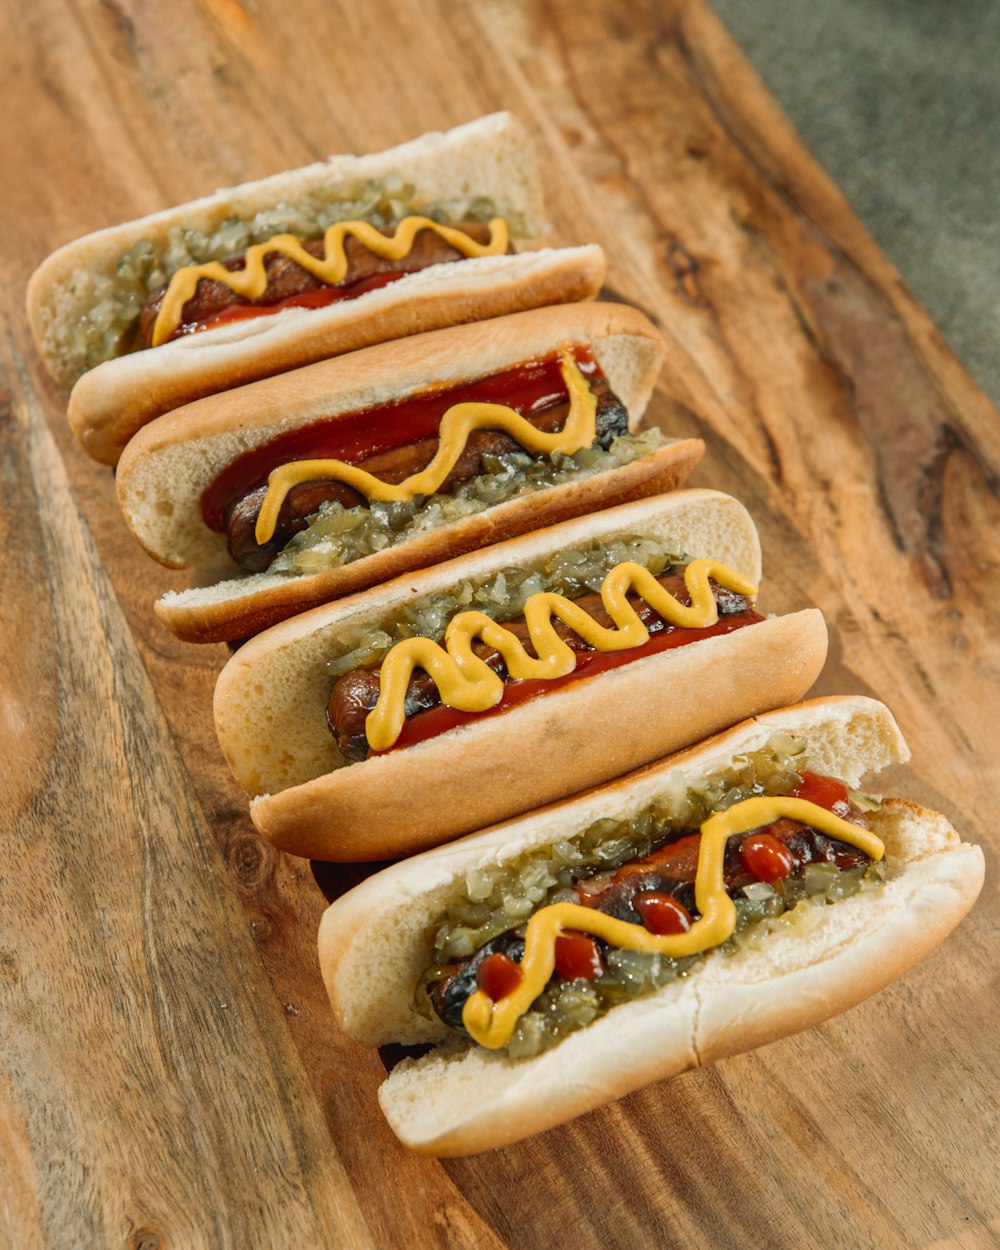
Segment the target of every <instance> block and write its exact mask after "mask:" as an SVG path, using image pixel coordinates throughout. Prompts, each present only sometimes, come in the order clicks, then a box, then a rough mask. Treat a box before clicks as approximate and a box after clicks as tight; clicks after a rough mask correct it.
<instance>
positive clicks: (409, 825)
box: [250, 608, 827, 861]
mask: <svg viewBox="0 0 1000 1250" xmlns="http://www.w3.org/2000/svg"><path fill="white" fill-rule="evenodd" d="M826 646H827V635H826V625H825V623H824V621H823V616H822V613H821V612H820V611H819V610H818V609H817V608H807V609H805V610H804V611H802V612H795V613H793V614H792V615H790V616H783V617H775V618H772V619H770V620H765V621H761V622H760V623H759V624H757V625H750V626H746V627H745V628H743V629H740V630H737V631H736V632H735V633H732V634H723V635H721V636H719V637H715V638H706V639H704V640H703V641H701V642H693V643H688V644H687V645H686V646H683V647H677V648H676V649H674V650H671V651H664V652H662V653H660V654H659V655H655V656H650V657H649V658H647V659H642V660H636V661H635V662H634V663H632V664H624V665H622V666H621V667H620V668H615V669H612V670H610V671H609V672H607V673H601V674H599V675H597V676H594V677H586V678H581V679H580V680H579V681H578V682H573V683H572V684H571V685H569V686H566V687H564V688H562V689H560V690H557V691H554V692H553V693H552V694H549V695H544V696H542V697H541V698H538V699H532V700H531V701H530V702H529V703H524V704H521V705H519V706H517V707H514V708H511V709H510V711H507V712H505V713H504V714H503V715H502V716H493V717H489V718H488V719H486V720H484V721H482V722H481V723H479V724H472V725H468V726H465V727H463V728H461V729H455V730H451V731H450V732H449V733H447V734H441V735H440V736H438V737H436V738H431V739H429V740H428V741H427V742H421V743H418V744H417V745H415V746H411V747H407V748H406V749H405V750H401V751H395V752H392V753H390V754H389V755H383V756H380V757H378V758H376V759H371V760H366V761H364V763H361V764H354V765H351V766H350V767H348V768H342V769H338V770H337V771H336V772H333V773H327V774H326V775H325V776H323V777H319V778H317V779H316V780H315V781H310V782H307V783H305V784H304V785H300V786H295V787H293V788H292V789H290V790H283V791H282V792H281V793H280V794H275V795H271V796H270V797H268V798H262V799H258V800H257V801H256V802H254V803H252V804H251V807H250V815H251V817H252V818H253V822H254V824H255V825H256V826H257V828H258V830H259V831H260V832H261V833H262V834H263V835H264V837H266V838H267V839H268V840H269V841H270V842H273V843H274V845H275V846H277V847H278V848H279V849H280V850H283V851H288V852H289V853H290V854H292V855H305V856H308V857H309V858H310V859H332V860H362V861H364V860H375V859H390V858H391V859H395V858H396V857H398V856H402V855H412V854H413V853H414V852H415V851H422V850H426V849H427V848H428V847H431V846H437V845H438V844H439V843H441V842H443V841H446V840H447V839H449V838H455V837H458V836H459V835H460V834H463V833H468V832H469V831H470V830H473V829H482V828H483V827H484V826H486V825H490V824H493V823H494V822H495V821H498V820H505V819H507V818H508V817H510V816H515V815H517V814H518V813H519V812H524V811H528V810H530V809H531V808H534V807H540V806H541V805H542V804H543V803H550V802H552V801H553V800H554V799H559V798H562V797H563V796H564V795H567V794H574V793H576V792H577V791H578V790H583V789H585V788H586V787H587V786H592V785H597V784H598V783H600V782H602V781H608V780H610V779H611V778H613V777H620V776H621V775H622V774H623V773H626V772H630V771H632V770H633V769H635V768H638V767H639V766H640V765H642V764H648V763H649V762H650V761H651V760H654V759H659V758H660V757H661V756H664V755H669V754H670V753H671V752H674V751H677V750H679V749H680V748H681V747H684V746H687V744H688V743H690V742H692V741H697V740H698V739H701V738H705V737H707V736H708V735H709V734H711V733H715V732H717V731H718V730H720V729H723V728H724V727H725V726H726V725H731V724H733V722H734V721H739V720H743V719H744V718H745V717H747V716H753V715H755V714H757V713H758V712H766V711H768V710H769V709H771V708H774V707H780V706H782V705H783V704H785V703H789V702H794V701H795V700H796V699H799V698H801V697H802V695H804V694H805V693H806V691H807V690H808V689H809V688H810V686H811V685H812V684H813V682H814V681H815V680H816V678H817V677H818V676H819V674H820V670H821V669H822V667H823V661H824V660H825V659H826Z"/></svg>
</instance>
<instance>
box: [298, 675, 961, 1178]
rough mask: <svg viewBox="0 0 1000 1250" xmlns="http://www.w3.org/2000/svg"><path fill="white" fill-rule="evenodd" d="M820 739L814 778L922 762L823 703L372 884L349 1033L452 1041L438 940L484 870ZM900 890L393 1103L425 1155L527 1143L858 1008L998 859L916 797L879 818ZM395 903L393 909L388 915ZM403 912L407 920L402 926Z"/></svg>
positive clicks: (339, 969)
mask: <svg viewBox="0 0 1000 1250" xmlns="http://www.w3.org/2000/svg"><path fill="white" fill-rule="evenodd" d="M789 731H790V732H793V733H795V734H799V735H803V736H804V737H805V738H806V740H807V744H808V745H807V756H808V766H809V767H810V768H812V769H814V770H815V771H818V772H822V773H827V774H831V775H834V776H839V777H840V778H842V779H843V780H844V781H846V782H847V783H848V784H850V785H857V784H858V783H859V782H860V780H861V779H862V777H863V776H865V775H866V774H868V773H870V772H872V771H875V770H878V769H880V768H882V767H884V766H886V765H888V764H890V763H893V762H896V761H901V760H904V759H906V758H907V756H908V752H907V750H906V747H905V743H904V742H903V740H902V737H901V735H900V733H899V730H898V728H897V726H896V724H895V722H894V720H893V719H892V717H891V715H890V714H889V712H888V711H887V710H886V709H885V708H884V707H883V706H882V705H881V704H878V703H876V702H875V701H873V700H871V699H866V698H860V697H851V698H835V699H825V700H815V701H811V702H808V703H803V704H801V705H799V706H798V707H791V708H784V709H781V710H780V711H774V712H769V713H767V714H766V715H763V716H760V717H757V718H755V719H754V720H751V721H747V722H745V723H744V724H741V725H738V726H736V727H735V728H733V729H731V730H729V731H727V732H725V733H723V734H719V735H718V736H717V737H714V738H712V739H710V740H709V741H707V742H704V743H702V744H700V745H698V746H697V747H694V748H692V749H691V750H688V751H685V752H684V753H683V754H681V755H676V756H673V757H672V758H669V759H666V760H663V761H661V762H659V763H657V764H655V765H653V766H652V767H649V768H645V769H643V770H641V771H640V772H637V773H634V774H633V775H631V776H630V777H626V778H623V779H621V780H619V781H616V782H614V783H613V784H611V785H607V786H603V787H601V788H600V789H597V790H592V791H590V792H589V793H587V794H583V795H580V796H578V797H576V798H574V799H571V800H569V801H568V802H565V803H561V804H557V805H554V806H552V807H549V808H546V809H544V810H543V811H540V812H535V813H532V814H530V815H528V816H525V817H523V818H521V819H520V820H518V821H516V822H512V823H509V824H505V825H502V826H498V827H496V828H493V829H490V830H488V831H486V832H485V833H481V834H478V835H473V836H471V837H468V838H463V839H462V840H460V841H458V842H453V843H451V844H450V845H448V846H444V847H440V848H438V849H437V850H434V851H429V852H427V853H426V854H424V855H421V856H418V857H417V858H415V859H411V860H408V861H406V862H404V863H400V864H397V865H395V866H393V867H392V868H388V869H386V870H385V871H383V872H381V873H378V874H377V875H375V876H373V877H370V878H369V879H368V880H367V881H365V882H364V883H363V884H362V885H360V886H358V887H356V888H355V889H353V890H351V891H350V892H349V893H348V894H346V895H344V896H343V897H341V898H340V899H338V900H337V901H336V902H334V903H333V904H332V905H331V906H330V907H329V908H328V910H327V912H326V913H325V915H324V917H323V921H322V924H321V926H320V934H319V953H320V963H321V966H322V970H323V976H324V980H325V982H326V986H327V990H328V992H329V995H330V999H331V1002H332V1004H333V1009H334V1013H335V1015H336V1017H337V1020H338V1022H339V1023H340V1025H341V1026H342V1027H343V1028H344V1029H345V1030H346V1031H347V1032H349V1033H350V1034H352V1035H353V1036H355V1037H357V1038H359V1039H360V1040H362V1041H364V1042H367V1043H369V1044H371V1045H380V1044H383V1043H385V1042H388V1041H390V1040H391V1041H401V1042H404V1043H417V1042H427V1041H435V1040H438V1039H440V1038H441V1037H443V1036H444V1034H445V1033H446V1030H445V1028H444V1026H443V1025H438V1024H437V1022H435V1023H434V1024H432V1023H431V1022H430V1021H428V1020H427V1019H425V1018H424V1017H423V1016H420V1015H418V1014H417V1013H416V1012H415V1011H414V1010H413V1008H412V1006H411V1002H412V993H413V986H414V983H415V981H416V979H417V977H418V976H419V975H420V974H421V972H422V971H423V969H424V968H425V967H427V965H428V964H429V963H430V962H431V941H430V933H431V929H432V926H433V925H434V923H435V920H436V918H437V917H438V916H439V915H440V914H441V912H442V910H443V908H444V907H445V906H447V905H448V904H449V903H451V902H453V901H457V899H458V898H459V897H460V896H461V894H462V883H463V882H464V881H465V878H466V874H467V873H468V872H469V871H470V870H474V869H476V868H477V867H480V866H484V865H492V864H494V863H497V862H503V861H505V860H507V859H509V858H513V857H515V856H517V855H518V854H519V853H521V852H522V851H523V850H525V849H526V848H530V847H533V846H542V845H545V844H546V843H547V842H551V841H552V840H553V839H557V838H558V839H561V838H567V837H568V838H572V836H573V832H574V831H575V830H583V829H586V828H587V827H588V826H589V825H590V824H592V823H593V822H594V821H595V820H597V819H600V818H603V817H607V816H610V817H612V818H624V819H627V818H628V817H629V816H630V815H632V814H634V813H635V812H638V811H641V810H643V809H644V808H645V807H646V806H647V805H648V803H649V802H650V801H651V800H652V799H654V798H655V796H656V795H657V794H658V793H660V792H661V791H662V790H663V789H664V787H665V785H666V784H667V780H668V779H672V783H673V784H676V770H678V769H680V770H682V771H683V774H684V776H685V778H686V779H688V780H690V779H696V778H698V777H701V776H704V775H705V774H707V773H710V772H711V771H712V770H713V769H714V768H717V767H718V766H719V765H720V764H724V763H725V762H726V761H728V760H729V759H731V758H732V757H733V756H735V755H738V754H741V753H743V752H746V751H752V750H756V749H759V748H760V747H761V746H762V745H764V744H765V743H766V742H767V741H768V739H769V738H770V737H771V735H772V734H774V733H775V732H782V733H784V732H789ZM870 821H871V827H872V830H873V831H874V832H875V833H876V834H877V835H878V836H879V837H880V838H882V839H883V841H884V842H885V844H886V866H887V871H886V879H885V881H884V883H883V884H882V885H881V886H879V887H878V888H877V889H876V890H874V891H872V892H870V893H859V894H856V895H854V896H853V897H850V898H846V899H843V900H841V901H840V902H837V903H835V904H833V905H824V906H820V907H813V906H809V905H806V904H800V905H799V907H798V908H796V909H795V910H794V911H793V912H790V913H786V921H787V922H785V921H783V922H781V923H776V924H775V925H773V926H772V931H771V932H769V933H766V934H764V935H763V936H762V937H761V938H760V939H759V941H756V942H750V943H746V944H745V945H743V946H742V947H741V949H740V950H739V951H738V953H736V954H735V955H728V954H722V953H721V952H718V951H716V952H711V951H710V952H708V953H707V954H706V955H705V956H704V958H703V959H702V960H700V961H699V962H698V963H697V964H696V965H695V966H694V968H693V969H691V971H690V972H689V973H688V975H687V976H686V977H685V978H683V979H678V980H675V981H673V982H671V983H670V984H668V985H666V986H665V987H663V988H662V989H660V990H657V991H656V992H654V993H652V994H651V995H649V996H648V997H642V998H639V999H635V1000H632V1001H630V1002H627V1003H624V1004H622V1005H619V1006H616V1007H614V1008H613V1009H612V1010H611V1011H609V1012H608V1013H607V1014H606V1015H604V1016H603V1017H601V1018H599V1019H598V1020H596V1021H595V1022H594V1023H592V1024H590V1025H587V1026H586V1027H585V1028H583V1029H580V1030H579V1031H578V1032H576V1033H573V1034H571V1035H570V1036H568V1037H567V1038H566V1039H565V1040H563V1041H562V1042H560V1043H559V1044H558V1045H556V1046H555V1047H553V1048H552V1049H551V1050H548V1051H546V1052H544V1053H543V1054H541V1055H539V1056H537V1057H536V1058H533V1059H526V1060H520V1061H512V1060H510V1059H507V1058H506V1057H505V1056H504V1055H503V1054H502V1052H499V1051H487V1050H485V1049H483V1048H481V1047H477V1046H474V1045H471V1044H463V1043H462V1042H461V1041H452V1042H448V1043H446V1044H445V1045H444V1046H442V1047H441V1048H439V1049H436V1050H434V1051H432V1052H430V1053H429V1054H427V1055H425V1056H423V1057H421V1058H419V1059H417V1060H406V1061H404V1062H403V1063H401V1064H400V1065H398V1066H397V1067H395V1068H394V1069H393V1070H392V1072H391V1073H390V1075H389V1078H388V1080H387V1081H386V1082H385V1084H384V1085H383V1086H382V1088H381V1090H380V1091H379V1101H380V1102H381V1104H382V1108H383V1111H384V1112H385V1114H386V1116H387V1118H388V1120H389V1123H390V1125H391V1126H392V1128H393V1130H394V1131H395V1132H396V1133H397V1134H398V1136H399V1137H400V1138H401V1139H402V1140H403V1141H404V1142H405V1143H406V1144H407V1145H408V1146H410V1147H411V1148H413V1149H414V1150H418V1151H421V1152H424V1153H428V1154H438V1155H460V1154H469V1153H473V1152H476V1151H480V1150H486V1149H489V1148H490V1147H494V1146H500V1145H504V1144H506V1143H508V1142H512V1141H516V1140H518V1139H519V1138H521V1137H524V1136H527V1135H529V1134H531V1133H537V1132H540V1131H542V1130H543V1129H546V1128H549V1127H552V1126H553V1125H556V1124H559V1123H562V1122H563V1121H565V1120H567V1119H570V1118H571V1117H573V1116H576V1115H579V1114H581V1113H582V1112H585V1111H588V1110H590V1109H592V1108H594V1107H597V1106H600V1105H602V1104H603V1103H605V1102H609V1101H611V1100H613V1099H615V1098H618V1097H620V1096H621V1095H623V1094H625V1093H627V1092H629V1091H630V1090H633V1089H637V1088H639V1087H640V1086H642V1085H645V1084H647V1083H648V1082H650V1081H654V1080H659V1079H661V1078H663V1077H667V1076H673V1075H676V1074H678V1073H680V1072H683V1071H686V1070H687V1069H689V1068H693V1067H697V1066H704V1065H705V1064H708V1063H711V1062H714V1061H715V1060H717V1059H722V1058H724V1057H726V1056H728V1055H733V1054H737V1053H740V1052H742V1051H745V1050H750V1049H753V1048H754V1047H756V1046H760V1045H763V1044H765V1043H767V1042H769V1041H773V1040H775V1039H777V1038H779V1037H783V1036H785V1035H787V1034H789V1033H793V1032H796V1031H798V1030H800V1029H805V1028H808V1027H810V1026H812V1025H814V1024H818V1023H819V1022H820V1021H822V1020H825V1019H827V1018H829V1017H830V1016H832V1015H835V1014H836V1013H838V1012H841V1011H845V1010H846V1009H847V1008H848V1007H851V1006H853V1005H854V1004H856V1003H859V1002H861V1001H862V1000H863V999H865V998H867V997H868V996H869V995H870V994H873V993H875V992H876V991H877V990H879V989H881V988H883V987H884V986H885V985H887V984H888V983H889V982H890V981H891V980H892V979H893V978H895V977H897V976H899V975H900V974H901V973H902V972H904V971H905V970H906V969H907V968H909V967H910V966H911V965H913V964H914V963H916V962H917V961H918V960H919V959H921V958H923V956H924V955H926V954H927V953H928V952H929V951H931V950H932V949H933V948H934V947H935V946H936V945H937V944H938V943H939V942H940V941H942V939H943V938H944V937H945V936H946V935H947V934H948V933H949V932H950V931H951V930H952V929H953V928H954V926H955V925H956V924H958V922H959V921H960V920H961V919H962V917H963V916H964V915H965V914H966V912H967V911H968V910H969V908H970V907H971V906H972V904H973V902H974V901H975V899H976V897H977V895H978V893H979V890H980V888H981V886H982V881H983V869H984V865H983V856H982V852H981V851H980V849H979V848H978V847H976V846H971V845H969V844H966V843H963V842H961V840H960V838H959V836H958V835H957V834H956V833H955V832H954V831H953V830H952V829H951V828H950V826H949V824H948V821H947V820H946V819H945V817H943V816H940V815H937V814H936V813H934V812H930V811H927V810H925V809H922V808H920V807H917V806H915V805H913V804H911V803H908V802H906V801H903V800H895V799H893V800H887V801H885V802H884V803H883V806H882V809H881V811H879V812H877V813H872V814H871V816H870ZM387 905H388V906H389V911H387ZM389 914H391V924H390V923H388V921H387V917H388V916H389Z"/></svg>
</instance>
